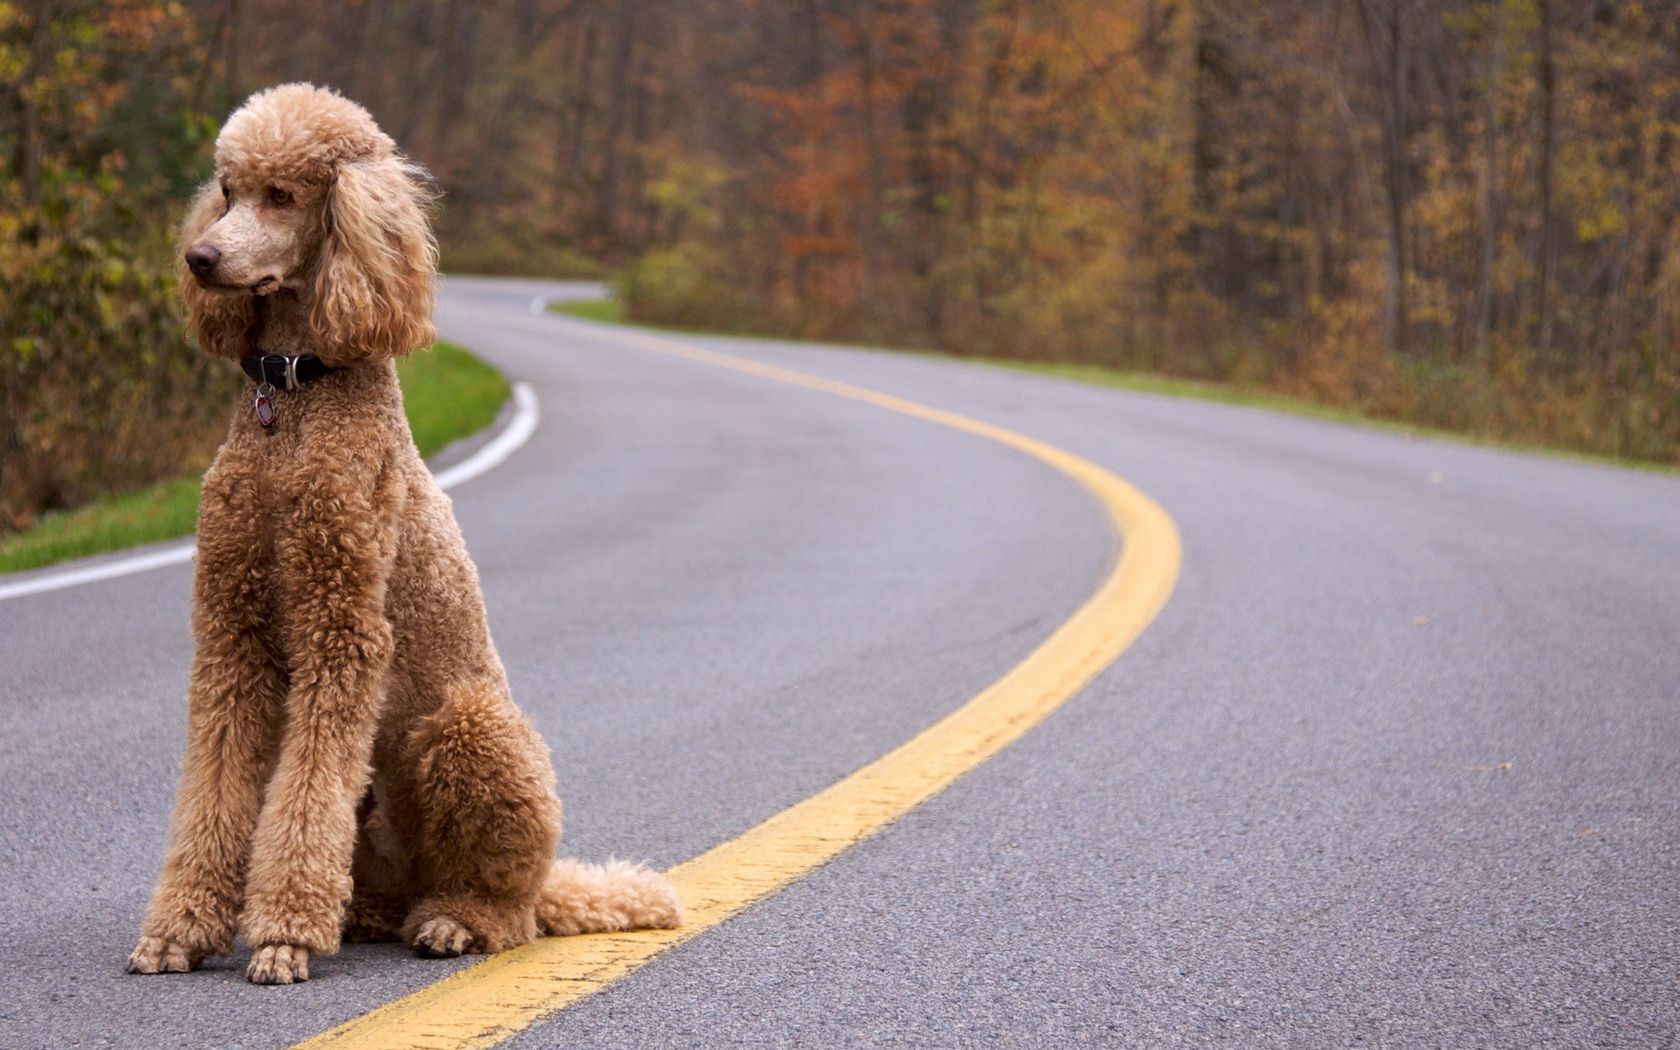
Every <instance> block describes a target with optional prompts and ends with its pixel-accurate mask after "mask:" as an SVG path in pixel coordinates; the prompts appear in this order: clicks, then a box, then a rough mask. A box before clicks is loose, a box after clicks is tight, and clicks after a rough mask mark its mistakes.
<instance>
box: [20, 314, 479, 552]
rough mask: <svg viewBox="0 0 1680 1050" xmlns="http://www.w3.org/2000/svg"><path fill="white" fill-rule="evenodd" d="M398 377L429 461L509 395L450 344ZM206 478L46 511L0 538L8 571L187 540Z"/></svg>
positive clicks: (411, 361) (402, 365) (402, 368)
mask: <svg viewBox="0 0 1680 1050" xmlns="http://www.w3.org/2000/svg"><path fill="white" fill-rule="evenodd" d="M397 375H398V377H399V378H400V380H401V381H402V388H403V407H404V408H405V409H406V410H407V413H408V425H409V427H410V428H412V429H413V431H414V443H415V444H416V445H418V446H419V448H420V454H421V455H422V456H430V455H431V454H433V453H434V452H437V451H439V450H440V449H442V448H443V447H444V446H445V445H447V444H449V443H450V442H451V441H455V440H457V439H459V438H463V437H466V436H467V435H469V434H473V433H476V432H477V431H479V430H482V429H483V428H485V427H487V426H489V425H490V424H491V423H492V422H493V421H494V420H495V418H496V413H498V412H500V411H501V408H502V404H503V402H505V401H506V400H507V398H508V392H509V390H508V382H507V380H506V379H505V378H503V376H502V374H501V373H500V372H498V371H496V370H495V369H494V368H491V367H490V366H489V365H487V364H485V363H484V362H483V361H480V360H479V359H478V358H476V357H474V356H473V355H471V354H469V353H467V352H466V351H465V350H463V349H461V348H460V347H458V346H454V345H453V344H450V343H438V344H437V345H436V346H434V347H432V349H431V350H430V351H428V352H426V353H420V354H415V355H414V356H412V357H409V358H407V359H405V360H402V361H399V362H398V363H397ZM201 480H202V479H201V478H200V476H199V474H197V473H194V474H192V475H190V476H188V477H182V478H176V479H175V480H173V481H164V482H160V483H158V484H156V485H151V486H148V487H146V488H143V489H140V490H139V491H137V492H125V493H122V494H120V495H115V496H107V497H105V498H103V499H98V500H95V501H93V502H92V503H88V504H84V505H83V506H80V507H75V508H73V509H71V510H65V511H57V512H54V513H51V514H44V515H42V516H41V519H40V520H39V521H37V522H36V523H35V524H34V525H31V526H30V527H29V528H27V529H25V530H23V531H22V532H18V533H13V534H12V535H9V536H5V537H0V572H17V571H19V570H21V569H34V568H39V567H40V566H43V565H51V564H53V563H54V562H60V561H65V560H66V559H69V558H80V557H84V556H86V555H89V554H103V553H105V552H107V551H114V550H122V549H123V548H124V547H132V546H134V545H136V544H140V543H152V542H155V541H157V540H167V539H173V538H175V537H176V536H185V535H187V534H189V533H191V532H192V531H193V528H194V526H195V525H196V524H197V522H198V489H199V483H200V481H201Z"/></svg>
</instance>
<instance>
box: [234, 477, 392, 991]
mask: <svg viewBox="0 0 1680 1050" xmlns="http://www.w3.org/2000/svg"><path fill="white" fill-rule="evenodd" d="M324 478H325V480H322V481H319V482H317V483H316V484H314V485H313V486H312V491H310V492H309V493H307V494H306V495H305V497H304V498H303V499H301V500H299V501H298V508H299V509H298V512H297V514H296V516H295V517H294V519H293V520H292V521H291V522H290V523H289V528H288V529H287V531H286V532H285V533H284V534H283V536H282V537H281V539H280V541H279V544H278V546H279V550H278V556H279V582H280V592H281V601H282V603H284V606H285V609H286V612H285V616H286V619H287V621H288V623H289V625H290V628H289V635H290V637H292V639H293V648H294V651H292V652H291V653H290V654H289V655H290V658H291V664H292V682H291V692H290V694H289V695H288V696H287V698H286V727H285V731H284V734H283V736H282V737H281V741H280V759H279V763H278V765H277V766H276V768H275V771H274V778H273V780H272V781H270V783H269V787H268V795H267V797H266V799H265V800H264V803H263V808H262V814H261V816H260V817H259V818H258V821H257V831H256V837H255V839H254V841H253V843H252V850H251V873H250V883H249V888H248V892H247V895H246V900H245V913H244V916H243V918H242V920H241V927H242V931H243V933H244V935H245V939H246V941H247V942H249V943H250V945H251V946H252V948H253V950H254V951H253V955H252V957H251V963H250V966H249V967H248V968H247V970H246V977H247V978H249V979H250V980H252V981H254V982H256V983H258V984H291V983H292V982H294V981H304V980H308V979H309V959H310V956H311V954H323V955H325V954H331V953H332V952H334V951H336V950H337V949H338V943H339V935H340V929H341V925H342V922H343V918H344V909H345V906H346V904H347V903H348V902H349V900H350V891H351V878H350V864H351V857H352V854H353V851H354V847H355V839H356V806H357V803H358V802H359V801H360V799H361V797H362V794H363V792H364V791H365V790H366V789H367V783H368V778H369V761H370V754H371V752H372V749H373V740H374V736H375V733H376V732H377V729H378V720H379V710H380V707H381V706H382V705H383V703H384V699H385V676H386V670H387V668H388V666H389V664H390V660H391V652H392V635H391V625H390V623H389V621H388V620H387V619H386V617H385V610H384V603H385V580H386V576H387V574H388V572H389V569H390V564H391V560H392V556H393V551H394V540H393V535H394V528H393V527H392V525H391V520H392V516H393V512H392V507H391V506H390V505H389V500H388V499H381V498H380V495H381V494H380V493H374V492H369V491H367V490H366V489H362V490H359V491H358V486H356V485H355V484H354V479H348V478H343V477H334V476H333V475H332V474H330V473H327V474H325V475H324ZM372 487H373V486H371V485H369V486H368V488H369V489H371V488H372ZM386 495H388V494H386Z"/></svg>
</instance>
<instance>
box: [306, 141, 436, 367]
mask: <svg viewBox="0 0 1680 1050" xmlns="http://www.w3.org/2000/svg"><path fill="white" fill-rule="evenodd" d="M433 196H434V194H433V192H432V190H431V180H430V178H429V177H428V176H427V175H426V173H425V171H424V170H423V169H422V168H420V166H419V165H417V164H413V163H411V162H409V161H406V160H404V159H402V158H400V157H395V156H390V157H383V158H380V159H378V160H367V161H354V162H350V163H347V164H342V165H340V166H339V168H338V172H337V176H336V178H335V180H334V182H333V186H332V189H331V190H330V191H329V192H328V195H327V207H326V214H325V218H324V221H325V222H326V224H327V231H326V237H325V239H324V240H323V241H322V243H321V254H320V258H319V260H318V262H317V263H316V269H315V296H314V299H315V302H314V306H313V308H312V310H311V312H310V318H309V320H310V326H311V328H312V329H313V330H314V331H313V334H314V337H315V345H316V351H315V352H316V353H317V354H319V355H320V356H321V358H322V359H323V360H325V361H326V362H327V363H328V364H332V365H343V364H349V363H350V362H352V361H358V360H365V359H370V358H384V357H393V356H398V355H402V354H407V353H410V352H411V351H414V350H417V349H419V348H420V347H423V346H426V345H427V344H429V343H430V342H431V341H432V339H433V338H434V336H435V333H434V330H433V328H432V297H433V294H434V290H433V285H434V283H435V281H434V278H435V277H436V276H437V242H436V241H435V240H434V239H433V237H432V227H431V223H430V222H428V221H427V217H426V211H427V209H428V207H429V206H430V205H431V202H432V199H433Z"/></svg>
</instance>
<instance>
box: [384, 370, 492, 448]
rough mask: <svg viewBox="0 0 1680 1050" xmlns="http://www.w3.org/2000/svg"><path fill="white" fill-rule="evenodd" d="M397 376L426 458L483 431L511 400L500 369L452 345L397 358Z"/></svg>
mask: <svg viewBox="0 0 1680 1050" xmlns="http://www.w3.org/2000/svg"><path fill="white" fill-rule="evenodd" d="M397 377H398V378H399V379H401V380H402V388H403V408H404V409H405V410H406V411H407V412H408V425H409V427H410V428H411V429H412V430H413V431H414V443H415V444H416V445H418V446H420V454H421V455H422V456H429V455H431V454H432V453H434V452H437V451H439V450H440V449H442V448H443V447H444V446H445V445H447V444H449V443H450V442H451V441H455V440H457V439H459V438H464V437H466V436H467V435H468V434H476V433H477V432H478V431H480V430H483V429H484V428H485V427H487V426H489V425H490V424H491V423H492V422H494V421H495V419H496V413H498V412H500V411H501V410H502V404H503V402H505V401H507V399H508V382H507V380H506V379H505V378H503V376H502V374H501V373H500V372H498V371H496V370H495V369H494V368H491V367H490V366H489V365H487V364H485V363H484V362H483V361H480V360H479V359H478V358H476V357H474V356H473V355H471V354H469V353H467V352H466V351H465V350H463V349H461V348H460V347H458V346H455V345H453V344H451V343H438V344H437V345H436V346H434V347H432V349H431V350H430V351H429V352H428V353H423V354H415V355H414V356H412V357H409V358H405V359H404V360H402V361H398V362H397Z"/></svg>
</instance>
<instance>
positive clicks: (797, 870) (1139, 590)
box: [298, 314, 1180, 1050]
mask: <svg viewBox="0 0 1680 1050" xmlns="http://www.w3.org/2000/svg"><path fill="white" fill-rule="evenodd" d="M495 322H496V323H497V324H499V325H503V326H506V327H518V328H527V329H530V330H533V331H541V332H544V333H547V334H552V333H553V332H554V330H555V329H554V322H553V321H538V320H536V319H529V320H527V319H524V318H511V317H507V316H506V315H500V314H498V315H495ZM589 331H590V335H591V336H592V337H598V338H602V339H611V340H615V341H618V342H620V343H626V344H630V345H633V346H637V347H641V348H643V349H647V350H655V351H658V352H659V353H663V354H671V355H674V356H677V357H682V358H687V359H688V360H691V361H699V362H703V363H705V364H708V365H715V366H717V367H719V368H727V369H732V370H734V371H737V372H745V373H747V374H749V375H754V376H760V377H763V378H765V379H772V380H775V381H777V382H781V383H789V384H792V385H794V386H800V387H806V388H808V389H811V390H821V391H824V392H826V393H830V394H834V395H837V396H839V397H846V398H851V399H852V400H854V401H862V402H865V403H866V404H871V405H875V406H877V407H879V408H883V409H887V410H889V411H892V412H899V413H902V414H904V415H907V416H913V417H915V418H917V419H922V420H926V421H928V422H930V423H937V424H939V425H941V426H946V427H952V428H954V429H956V430H961V431H964V432H966V433H969V434H974V435H977V436H979V437H983V438H986V439H988V440H991V441H995V442H998V443H999V444H1002V445H1006V446H1008V447H1009V448H1012V449H1016V450H1017V451H1020V452H1023V453H1025V454H1027V455H1029V456H1032V457H1033V458H1035V459H1037V460H1040V461H1041V462H1044V463H1047V464H1049V465H1050V466H1052V467H1055V468H1056V469H1057V470H1059V471H1061V472H1063V473H1064V474H1067V475H1068V476H1070V477H1072V478H1073V479H1074V480H1075V481H1078V482H1079V483H1080V484H1081V485H1083V486H1084V487H1085V489H1086V490H1087V491H1088V492H1089V493H1090V494H1091V495H1092V496H1093V497H1095V499H1096V500H1097V502H1098V503H1099V504H1100V505H1101V506H1102V508H1103V510H1104V511H1105V512H1106V513H1107V515H1108V516H1109V519H1110V521H1111V523H1112V524H1113V526H1114V528H1115V529H1116V530H1117V531H1118V533H1119V535H1120V537H1121V538H1122V540H1123V547H1122V549H1121V553H1120V556H1119V557H1118V558H1117V559H1116V560H1115V562H1114V564H1113V565H1112V566H1111V567H1110V569H1109V572H1108V575H1107V576H1106V577H1105V578H1104V579H1103V581H1102V582H1101V583H1100V584H1099V585H1098V586H1097V589H1096V591H1095V592H1094V593H1093V594H1092V595H1091V596H1090V597H1089V598H1087V599H1086V600H1085V603H1084V604H1083V605H1081V606H1080V607H1079V609H1078V610H1076V611H1075V612H1074V613H1073V615H1072V616H1070V617H1068V619H1067V620H1066V621H1064V622H1063V623H1062V624H1061V626H1060V627H1058V628H1057V629H1056V630H1055V632H1054V633H1052V634H1051V635H1050V637H1048V638H1046V639H1045V640H1044V641H1043V642H1042V643H1041V644H1040V645H1039V646H1038V648H1036V649H1034V650H1033V651H1032V652H1031V653H1030V654H1028V656H1027V657H1026V658H1025V659H1023V660H1022V661H1021V662H1020V663H1018V664H1016V665H1015V666H1014V667H1013V668H1011V669H1010V670H1009V671H1008V672H1007V673H1006V674H1005V675H1004V676H1003V677H1002V678H999V679H998V680H997V681H995V682H993V683H992V684H991V685H989V686H987V687H986V688H985V689H984V690H983V691H981V692H980V693H979V695H977V696H975V697H973V698H972V699H970V700H969V701H968V702H967V703H965V704H963V705H962V706H961V707H959V708H957V710H955V711H953V712H952V713H951V714H949V715H947V716H946V717H944V718H943V719H941V720H939V721H938V722H936V723H934V724H933V725H932V726H930V727H928V728H927V729H925V730H923V731H922V732H921V733H919V734H917V735H916V736H915V737H913V738H912V739H911V740H909V741H908V742H907V743H905V744H902V745H900V746H899V747H898V748H896V749H894V750H893V751H891V752H889V753H888V754H886V755H884V756H882V757H881V758H878V759H876V760H875V761H873V762H871V763H870V764H869V765H867V766H864V767H863V768H862V769H860V770H858V771H857V772H855V773H853V774H851V775H850V776H848V777H846V778H845V779H844V780H841V781H840V782H838V783H836V784H834V785H833V786H832V787H829V788H827V789H825V790H823V791H820V792H818V793H817V794H815V795H813V796H811V797H810V798H808V799H806V800H805V801H803V802H799V803H797V804H795V805H793V806H791V807H789V808H788V809H785V810H783V811H782V812H780V813H777V814H776V815H775V816H773V817H771V818H770V819H768V820H766V821H765V822H764V823H762V824H760V825H758V826H757V827H755V828H753V829H752V830H750V831H748V832H746V833H745V834H742V835H740V836H739V837H737V838H735V839H732V840H730V841H729V842H725V843H723V844H722V845H720V846H717V847H714V848H713V849H710V850H708V851H706V852H705V853H703V854H701V855H700V856H698V857H695V858H694V859H693V860H690V861H688V862H687V863H684V864H680V865H678V866H677V867H675V868H673V869H671V870H670V871H669V872H667V874H668V875H669V876H670V878H671V881H672V882H674V883H675V884H676V887H677V894H678V896H679V898H680V899H681V900H682V902H683V906H684V908H685V909H686V912H687V918H686V921H685V922H684V924H683V926H682V928H681V929H676V930H646V931H638V932H635V933H619V934H591V935H586V936H581V937H550V938H544V939H542V940H538V941H535V942H533V943H531V944H528V945H525V946H524V947H522V948H515V949H513V950H512V951H507V952H503V953H501V954H499V955H494V956H491V957H490V958H489V959H487V960H485V961H484V962H481V963H479V964H478V965H476V966H473V967H470V968H468V969H465V970H461V971H459V972H457V973H455V974H453V975H451V976H450V977H447V978H444V979H443V980H441V981H438V982H437V983H436V984H433V985H431V986H429V987H427V988H423V989H421V990H420V991H418V992H415V993H414V994H412V995H409V996H407V997H405V998H402V999H398V1000H396V1001H394V1002H391V1003H388V1004H386V1005H385V1006H381V1007H379V1008H378V1009H375V1010H373V1011H371V1012H369V1013H367V1014H365V1015H363V1016H361V1017H359V1018H356V1019H355V1020H352V1021H349V1022H347V1023H345V1024H343V1025H341V1026H339V1027H337V1028H334V1029H332V1030H331V1031H328V1032H325V1033H322V1034H321V1035H318V1036H316V1037H315V1038H313V1039H309V1040H307V1041H305V1042H303V1043H300V1044H298V1045H299V1047H300V1048H309V1050H326V1048H329V1047H331V1048H333V1050H349V1048H356V1050H371V1048H375V1047H380V1048H389V1050H433V1048H436V1050H444V1048H452V1050H453V1048H465V1047H488V1046H494V1045H495V1044H497V1043H499V1042H501V1041H502V1040H504V1039H507V1038H508V1037H510V1036H512V1035H513V1034H514V1033H516V1032H518V1031H520V1030H522V1029H524V1028H526V1027H528V1026H529V1025H531V1024H532V1023H534V1022H536V1021H539V1020H541V1019H542V1018H544V1017H546V1016H548V1015H549V1014H552V1013H554V1012H555V1011H557V1010H559V1009H561V1008H562V1007H565V1006H567V1005H568V1004H570V1003H574V1002H576V1001H577V1000H579V999H582V998H584V997H585V996H587V995H589V994H591V993H593V992H596V991H599V990H600V989H602V988H604V987H606V986H607V985H608V984H611V983H612V982H613V981H615V980H617V979H618V978H620V977H622V976H624V975H625V974H627V973H629V972H631V971H632V970H635V969H636V968H638V967H640V966H642V965H643V964H644V963H646V962H648V961H649V960H651V959H653V958H654V957H655V956H657V955H659V954H661V953H663V952H665V951H668V950H670V949H671V948H673V947H675V946H676V945H678V944H681V943H682V942H684V941H686V940H688V939H690V938H692V937H695V936H698V935H699V934H701V933H703V932H704V931H706V930H708V929H711V928H712V927H714V926H716V925H718V924H719V923H721V922H723V921H724V920H726V919H728V918H729V917H730V916H732V915H735V914H737V913H739V912H740V911H741V910H742V909H744V908H746V907H748V906H749V905H751V904H753V903H755V902H757V901H760V900H763V899H764V898H766V897H768V896H770V895H771V894H773V893H775V892H776V891H777V890H780V889H781V888H782V887H784V886H786V885H788V884H789V883H791V882H793V881H794V880H796V879H798V878H800V877H801V876H803V875H805V874H806V873H808V872H810V871H812V870H813V869H815V868H817V867H819V866H820V865H822V864H824V863H826V862H828V861H829V860H832V859H833V858H835V857H836V856H838V855H840V854H841V853H843V852H844V851H845V850H846V849H848V848H849V847H850V846H852V845H853V844H855V843H857V842H860V841H862V840H863V839H866V838H868V837H869V836H871V835H873V834H875V833H876V832H878V831H880V830H881V829H882V828H884V827H886V826H887V825H888V824H890V823H892V822H893V821H894V820H896V819H897V818H899V817H901V816H903V815H904V814H905V813H907V812H909V811H910V810H912V809H914V808H915V807H916V806H918V805H920V804H921V803H922V802H924V801H926V800H927V799H928V798H930V797H931V796H933V795H934V794H936V793H938V792H939V791H941V790H942V789H944V788H945V787H946V786H947V785H949V784H950V783H951V782H952V781H954V780H956V779H957V778H958V777H960V776H962V775H963V774H964V773H966V772H968V771H969V770H971V769H973V768H975V767H976V766H978V765H979V764H980V763H982V762H984V761H985V760H986V759H988V758H990V757H991V756H992V755H994V754H996V753H997V752H998V751H1000V750H1002V749H1003V748H1004V747H1006V746H1007V745H1008V744H1010V743H1011V742H1012V741H1014V740H1015V739H1017V738H1018V737H1020V736H1021V735H1022V734H1023V733H1025V732H1026V731H1027V730H1029V729H1031V728H1032V727H1033V726H1034V725H1036V724H1038V723H1039V722H1040V721H1042V720H1043V719H1044V718H1045V716H1047V715H1049V714H1050V712H1052V711H1054V710H1055V709H1056V708H1057V707H1059V706H1061V704H1062V703H1063V702H1064V701H1066V700H1067V699H1068V698H1069V697H1071V696H1073V695H1074V694H1076V693H1078V692H1079V690H1080V689H1082V688H1083V687H1084V686H1085V685H1086V683H1088V682H1090V681H1091V679H1092V678H1094V677H1096V675H1097V674H1098V673H1100V672H1101V671H1102V670H1103V668H1105V667H1107V666H1108V665H1109V664H1110V663H1112V662H1113V661H1114V659H1115V658H1116V657H1117V656H1119V655H1120V653H1121V652H1123V651H1124V650H1125V649H1126V647H1127V646H1128V645H1130V644H1131V642H1132V640H1133V639H1135V638H1136V637H1137V636H1138V635H1139V634H1141V633H1142V632H1143V629H1144V628H1145V627H1147V626H1148V625H1149V623H1150V621H1152V620H1153V619H1154V618H1155V614H1156V613H1157V612H1159V611H1160V609H1161V606H1162V605H1164V604H1165V603H1166V601H1167V597H1168V595H1170V594H1171V593H1172V589H1173V585H1174V583H1175V582H1176V580H1177V579H1178V568H1179V561H1180V545H1179V538H1178V530H1177V528H1176V527H1175V526H1174V525H1173V521H1172V519H1171V518H1170V517H1169V516H1168V515H1167V513H1166V512H1165V511H1164V510H1162V509H1161V508H1160V507H1159V506H1158V505H1156V503H1155V502H1154V501H1153V500H1151V499H1150V498H1149V497H1148V496H1145V495H1144V494H1143V493H1142V492H1140V491H1138V490H1137V489H1136V488H1134V487H1132V486H1131V485H1130V484H1128V483H1127V482H1125V481H1123V480H1121V479H1120V478H1119V477H1116V476H1115V475H1114V474H1111V473H1110V472H1108V471H1107V470H1104V469H1103V468H1102V467H1099V466H1097V465H1096V464H1094V463H1091V462H1089V461H1087V460H1084V459H1081V458H1079V457H1078V456H1075V455H1073V454H1072V453H1069V452H1064V451H1062V450H1061V449H1059V448H1056V447H1054V446H1052V445H1047V444H1045V443H1044V442H1042V441H1038V440H1035V439H1033V438H1030V437H1026V436H1024V435H1022V434H1017V433H1015V432H1014V431H1012V430H1006V429H1004V428H1003V427H999V426H994V425H992V424H990V423H984V422H981V421H980V420H976V419H970V418H968V417H967V416H961V415H958V414H956V413H955V412H946V411H944V410H941V409H937V408H930V407H928V406H926V405H922V404H918V403H916V402H914V401H906V400H904V399H903V398H898V397H893V396H891V395H888V394H882V393H877V392H876V391H873V390H866V389H864V388H863V387H859V386H853V385H852V384H850V383H842V382H837V381H835V380H831V379H824V378H821V377H818V376H813V375H807V374H805V373H802V372H795V371H792V370H790V369H786V368H778V367H776V366H774V365H767V364H761V363H759V362H757V361H752V360H749V359H747V358H742V357H735V356H732V355H729V354H723V353H718V352H716V351H713V350H707V349H703V348H701V347H698V346H692V345H689V344H685V343H680V342H676V341H674V340H670V339H664V338H656V337H652V336H647V335H642V334H640V333H636V332H623V331H617V330H613V329H608V328H600V327H597V326H594V325H591V326H589Z"/></svg>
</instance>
